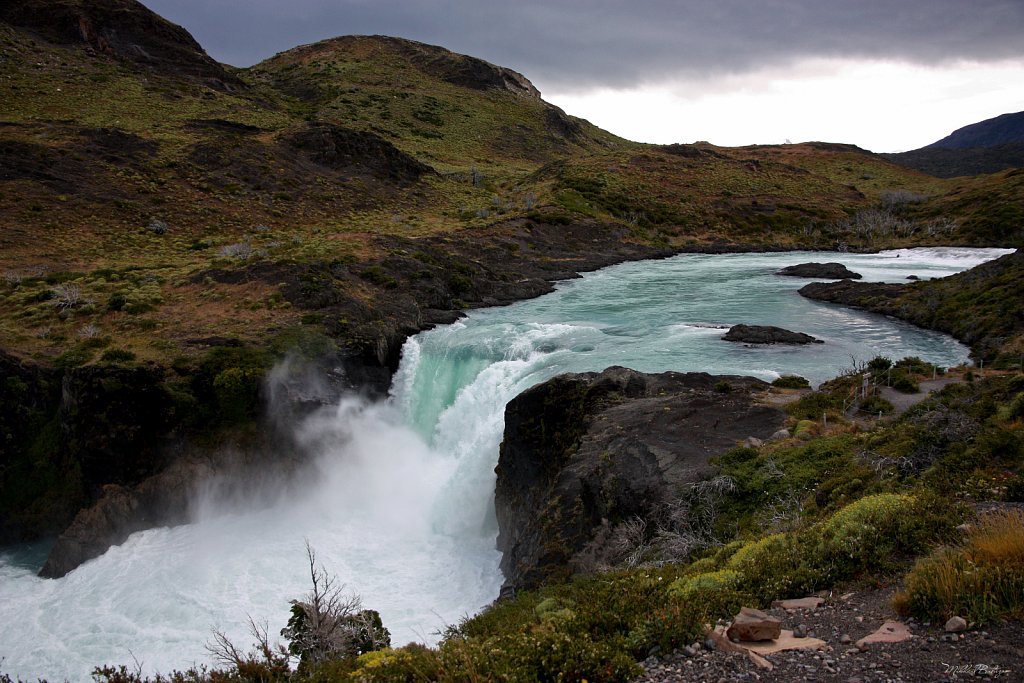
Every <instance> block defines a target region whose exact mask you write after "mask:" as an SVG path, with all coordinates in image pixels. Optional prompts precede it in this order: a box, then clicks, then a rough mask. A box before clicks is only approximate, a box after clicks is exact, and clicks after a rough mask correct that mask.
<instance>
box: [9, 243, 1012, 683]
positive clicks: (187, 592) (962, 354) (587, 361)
mask: <svg viewBox="0 0 1024 683" xmlns="http://www.w3.org/2000/svg"><path fill="white" fill-rule="evenodd" d="M1006 251H1007V250H992V249H987V250H972V249H952V248H949V249H919V250H900V251H892V252H882V253H880V254H870V255H852V254H828V253H825V254H822V253H812V252H802V253H801V252H798V253H784V254H732V255H724V256H707V255H681V256H678V257H674V258H671V259H665V260H661V261H650V262H637V263H630V264H623V265H619V266H614V267H611V268H606V269H604V270H602V271H598V272H596V273H592V274H589V275H587V276H585V277H583V278H580V279H577V280H572V281H568V282H565V283H561V284H560V285H559V286H558V288H557V291H556V292H554V293H553V294H550V295H548V296H544V297H540V298H538V299H534V300H531V301H526V302H521V303H519V304H515V305H513V306H508V307H504V308H496V309H487V310H480V311H473V312H471V313H470V314H469V315H468V316H467V317H466V318H465V319H463V320H461V321H459V322H457V323H454V324H452V325H446V326H442V327H438V328H435V329H433V330H430V331H428V332H424V333H421V334H419V335H417V336H416V337H413V338H411V339H409V340H408V342H407V343H406V346H405V348H404V351H403V357H402V363H401V366H400V368H399V370H398V372H397V374H396V376H395V378H394V382H393V389H392V396H391V399H390V400H389V401H386V402H382V403H377V404H370V403H367V402H365V401H364V400H361V399H359V398H356V397H347V398H345V399H343V400H342V401H341V402H340V403H339V404H338V405H337V406H333V407H331V408H329V409H325V410H323V411H321V412H319V413H317V414H315V415H314V416H312V417H311V418H309V419H308V420H306V421H305V422H304V423H303V424H302V425H300V426H299V427H298V428H297V430H298V432H297V435H298V437H299V439H300V441H301V442H302V443H303V444H304V447H305V449H306V450H307V452H308V453H309V455H310V459H311V462H312V463H313V465H312V467H313V468H314V469H313V473H312V475H311V476H309V477H308V478H307V479H304V480H303V481H304V482H305V483H304V484H303V485H301V486H299V487H298V490H297V491H296V490H294V489H286V488H282V489H281V493H280V495H279V496H278V498H277V499H274V500H262V501H260V504H259V505H251V506H248V507H247V508H239V507H237V506H233V505H227V504H224V503H223V502H222V501H218V500H215V499H208V500H197V501H196V505H195V509H196V514H195V521H194V523H192V524H189V525H185V526H180V527H176V528H171V529H152V530H149V531H145V532H141V533H137V534H133V535H132V536H131V537H130V538H129V539H128V540H127V541H126V542H125V543H124V544H123V545H121V546H118V547H115V548H111V549H110V550H109V551H108V552H107V553H106V554H104V555H103V556H102V557H99V558H97V559H95V560H93V561H90V562H88V563H86V564H84V565H82V566H81V567H79V568H78V569H76V570H75V571H73V572H71V573H70V574H68V575H67V576H66V577H64V578H62V579H58V580H42V579H39V578H36V576H35V572H36V571H37V570H38V568H39V565H40V564H41V562H42V557H41V554H40V552H39V550H38V548H25V547H22V548H17V549H8V550H7V551H5V552H0V658H2V661H0V671H3V672H5V673H8V674H10V675H12V676H16V677H22V678H25V679H33V678H36V677H43V676H45V677H48V678H50V679H51V680H61V679H64V678H67V679H69V680H72V681H78V680H88V679H89V673H90V671H91V669H92V667H94V666H97V665H101V664H126V665H128V666H129V668H132V669H134V668H135V666H136V665H141V666H142V669H143V671H144V672H145V673H149V674H152V673H155V672H163V673H167V672H169V671H171V670H172V669H183V668H187V667H189V666H192V665H194V664H210V662H211V660H210V657H209V656H208V653H207V652H206V651H205V650H204V644H205V643H208V642H210V640H211V635H212V632H213V630H214V629H218V630H220V631H222V632H223V633H225V634H226V635H227V636H228V637H229V638H231V639H232V640H234V641H235V642H236V643H238V644H243V645H244V644H247V643H249V642H250V640H251V639H250V637H249V633H248V628H247V625H248V619H249V617H250V616H251V617H252V618H254V619H255V620H256V621H257V622H263V621H265V622H266V624H267V627H268V629H269V632H270V634H271V635H274V634H276V633H277V632H278V631H279V630H280V629H281V628H282V627H283V626H284V624H285V622H286V619H287V616H288V606H289V605H288V601H289V600H290V599H293V598H298V597H300V596H301V595H302V594H303V593H304V592H305V591H306V590H307V588H308V586H307V567H306V557H305V550H304V544H305V542H306V540H307V539H308V541H309V543H310V545H311V546H312V547H313V548H314V549H315V550H316V552H317V555H318V557H319V560H320V561H321V562H322V563H323V565H324V566H325V568H326V569H327V570H328V572H329V573H331V574H334V575H336V576H337V577H338V579H339V580H340V581H341V582H343V583H345V584H346V586H347V588H348V589H349V590H350V591H351V592H353V593H356V594H359V595H361V596H362V598H363V603H364V606H365V607H367V608H372V609H376V610H378V611H380V613H381V615H382V617H383V620H384V623H385V625H386V626H387V627H388V628H389V629H390V630H391V632H392V634H393V640H394V642H395V643H396V644H402V643H406V642H409V641H421V642H427V643H433V642H436V640H437V638H438V633H439V631H441V630H443V629H444V628H445V627H446V626H447V625H451V624H454V623H457V622H458V621H459V620H460V619H461V618H463V617H464V616H467V615H470V614H472V613H474V612H476V611H478V610H479V609H480V608H482V607H483V606H485V605H486V604H488V603H489V602H490V601H491V600H493V599H494V598H495V597H496V596H497V593H498V589H499V587H500V584H501V577H500V574H499V571H498V562H499V559H500V558H499V555H498V553H497V551H496V550H495V547H494V545H495V536H496V533H497V529H496V524H495V521H494V514H493V490H494V471H493V470H494V466H495V464H496V462H497V452H498V447H499V443H500V439H501V434H502V430H503V416H504V406H505V404H506V403H507V402H508V401H509V400H510V399H511V398H513V397H514V396H515V395H517V394H518V393H520V392H521V391H523V390H524V389H526V388H528V387H530V386H532V385H534V384H537V383H539V382H541V381H544V380H546V379H549V378H550V377H553V376H555V375H557V374H560V373H562V372H578V371H590V370H593V371H598V370H601V369H603V368H605V367H608V366H610V365H625V366H629V367H633V368H636V369H638V370H642V371H664V370H678V371H694V370H700V371H707V372H713V373H728V374H749V375H754V376H757V377H761V378H763V379H768V380H770V379H773V378H775V377H778V376H779V375H780V374H783V373H796V374H801V375H804V376H805V377H808V378H809V379H810V380H811V381H812V382H814V383H818V382H821V381H823V380H824V379H827V378H829V377H832V376H834V375H835V374H837V373H838V372H840V371H842V370H843V369H845V368H848V367H850V365H851V364H852V363H854V362H858V361H865V360H868V359H870V358H872V357H874V356H876V355H887V356H890V357H893V358H899V357H903V356H907V355H916V356H920V357H922V358H924V359H927V360H930V361H932V362H935V363H937V364H939V365H947V366H948V365H954V364H958V363H961V362H964V361H966V360H967V350H966V349H965V348H964V347H963V346H962V345H960V344H958V343H957V342H956V341H955V340H953V339H951V338H949V337H946V336H944V335H940V334H936V333H932V332H927V331H923V330H918V329H916V328H913V327H912V326H909V325H906V324H904V323H901V322H899V321H896V320H892V319H888V318H885V317H882V316H877V315H872V314H869V313H864V312H859V311H853V310H848V309H844V308H842V307H837V306H831V305H828V304H822V303H818V302H814V301H809V300H807V299H804V298H802V297H800V296H799V295H797V294H796V290H797V289H799V287H801V286H802V285H803V284H805V283H806V282H809V281H810V280H804V279H800V278H788V277H778V276H775V275H774V272H775V271H776V270H778V269H779V268H781V267H783V266H786V265H792V264H796V263H801V262H806V261H836V260H838V261H842V262H843V263H844V264H845V265H847V266H848V267H850V268H851V269H852V270H854V271H857V272H860V273H862V274H863V275H864V276H865V278H864V279H865V281H895V282H900V281H905V279H906V278H907V276H909V275H916V276H918V277H920V278H922V279H927V278H929V277H941V276H945V275H949V274H951V273H954V272H958V271H960V270H963V269H965V268H969V267H971V266H973V265H976V264H977V263H980V262H982V261H985V260H988V259H991V258H995V257H997V256H999V255H1001V254H1003V253H1006ZM741 322H742V323H748V324H770V325H778V326H781V327H786V328H789V329H793V330H796V331H800V332H806V333H808V334H812V335H814V336H816V337H818V338H820V339H823V340H825V342H826V343H825V344H823V345H812V346H809V347H784V346H778V347H770V348H749V347H746V346H744V345H740V344H729V343H726V342H722V341H721V340H720V339H719V337H720V336H721V335H722V333H723V332H724V328H726V327H728V326H730V325H733V324H737V323H741Z"/></svg>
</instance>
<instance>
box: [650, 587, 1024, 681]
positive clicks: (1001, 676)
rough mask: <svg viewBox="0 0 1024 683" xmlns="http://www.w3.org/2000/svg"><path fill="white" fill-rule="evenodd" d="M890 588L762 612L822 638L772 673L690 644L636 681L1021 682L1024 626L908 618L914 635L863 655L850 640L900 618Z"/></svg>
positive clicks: (784, 658)
mask: <svg viewBox="0 0 1024 683" xmlns="http://www.w3.org/2000/svg"><path fill="white" fill-rule="evenodd" d="M894 591H895V589H894V588H893V587H891V586H890V587H886V588H881V589H866V590H851V592H849V593H844V594H843V595H828V596H825V597H826V602H825V603H824V604H823V605H821V606H820V607H818V608H816V609H801V610H785V609H781V608H775V609H771V610H766V611H767V612H768V614H771V615H772V616H776V617H779V618H780V619H782V628H783V629H796V630H800V629H802V630H803V631H804V632H805V633H806V635H807V636H808V637H813V638H819V639H821V640H823V641H825V645H824V646H823V647H822V649H820V650H787V651H783V652H777V653H773V654H769V655H767V656H766V657H765V659H767V660H768V662H770V664H771V665H772V668H771V669H767V668H763V667H761V666H758V665H757V664H755V663H754V662H753V661H752V660H751V659H750V658H748V657H747V656H746V655H744V654H742V653H734V652H724V651H722V650H721V649H714V650H709V649H708V648H707V646H706V645H705V644H703V643H694V644H693V645H692V646H690V648H687V649H686V651H677V652H675V653H673V654H671V655H667V656H663V657H651V658H648V659H647V660H646V661H644V662H642V665H643V667H644V669H645V673H644V675H643V676H641V677H640V678H637V679H635V683H640V682H644V683H647V682H650V683H656V682H660V681H685V682H687V683H697V682H705V681H706V682H709V683H718V682H729V683H731V682H733V681H765V682H779V683H783V682H785V683H788V682H790V681H809V682H811V683H833V682H835V683H918V682H920V683H932V682H933V681H961V680H978V679H987V680H993V681H1006V682H1007V683H1019V682H1021V681H1024V622H1020V621H1011V622H1004V623H1001V624H995V625H989V626H988V627H986V628H985V629H983V630H972V631H967V632H966V633H963V634H959V635H958V634H946V633H945V631H944V629H943V626H944V624H927V623H925V624H921V623H916V622H914V621H913V620H907V621H906V624H907V626H908V627H909V628H910V631H911V633H912V634H913V636H912V637H911V638H910V639H908V640H905V641H903V642H900V643H875V644H871V645H868V646H867V647H866V649H865V650H861V649H859V648H858V647H857V646H856V645H855V643H856V641H857V640H859V639H860V638H863V637H864V636H867V635H869V634H871V633H873V632H875V631H876V630H878V629H879V628H880V627H881V626H882V624H883V623H884V622H886V621H889V620H898V619H899V618H898V617H897V616H896V614H895V612H894V611H893V610H892V607H891V605H890V600H891V599H892V596H893V593H894Z"/></svg>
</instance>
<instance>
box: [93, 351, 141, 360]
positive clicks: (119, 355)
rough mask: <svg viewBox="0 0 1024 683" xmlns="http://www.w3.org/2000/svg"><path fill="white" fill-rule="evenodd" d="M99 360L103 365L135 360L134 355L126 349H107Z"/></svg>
mask: <svg viewBox="0 0 1024 683" xmlns="http://www.w3.org/2000/svg"><path fill="white" fill-rule="evenodd" d="M100 360H101V361H103V362H104V363H129V362H131V361H133V360H135V354H134V353H132V352H131V351H128V350H126V349H107V350H106V351H104V352H103V355H102V356H100Z"/></svg>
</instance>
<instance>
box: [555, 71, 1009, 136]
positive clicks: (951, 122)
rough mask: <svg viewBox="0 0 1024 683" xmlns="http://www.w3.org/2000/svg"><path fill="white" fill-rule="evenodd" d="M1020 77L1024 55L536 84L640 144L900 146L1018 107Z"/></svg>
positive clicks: (561, 104) (572, 111) (581, 113)
mask: <svg viewBox="0 0 1024 683" xmlns="http://www.w3.org/2000/svg"><path fill="white" fill-rule="evenodd" d="M1019 83H1024V60H1007V61H1005V62H1000V63H996V64H982V63H977V62H974V63H963V64H957V65H953V66H946V67H940V68H928V67H923V66H919V65H914V64H908V63H896V62H866V61H852V60H806V61H804V62H801V63H799V64H795V65H793V66H791V67H788V68H785V69H765V70H763V71H760V72H756V73H753V74H744V75H738V76H731V77H726V78H724V79H722V82H720V83H717V84H714V85H708V86H706V87H702V84H701V83H698V82H692V81H690V82H687V81H684V80H679V81H675V82H666V83H656V84H648V85H642V86H638V87H636V88H632V89H628V90H613V89H608V88H602V89H595V90H590V91H587V92H581V93H571V92H568V93H561V92H558V91H557V90H553V91H552V92H550V93H545V92H544V89H543V88H541V92H542V93H544V95H543V96H544V99H546V100H547V101H549V102H551V103H552V104H555V105H556V106H558V107H561V108H562V109H564V110H565V111H566V113H568V114H572V115H573V116H579V117H581V118H584V119H587V120H589V121H590V122H591V123H593V124H595V125H597V126H600V127H601V128H604V129H606V130H608V131H610V132H612V133H615V134H616V135H619V136H620V137H624V138H627V139H630V140H634V141H636V142H650V143H657V144H670V143H674V142H675V143H692V142H697V141H706V142H711V143H713V144H716V145H720V146H723V147H740V146H746V145H754V144H764V145H767V144H784V143H787V142H793V143H798V142H811V141H821V142H837V143H849V144H854V145H857V146H858V147H862V148H864V149H868V150H871V151H872V152H904V151H908V150H912V149H918V148H920V147H924V146H925V145H929V144H931V143H933V142H936V141H938V140H941V139H942V138H944V137H946V136H947V135H949V134H950V133H952V132H953V131H954V130H956V129H958V128H962V127H963V126H966V125H970V124H972V123H977V122H979V121H983V120H985V119H990V118H993V117H995V116H999V115H1000V114H1008V113H1013V112H1017V111H1021V110H1022V109H1024V98H1022V97H1021V91H1020V89H1019V88H1018V87H1014V86H1015V85H1016V84H1019ZM538 87H539V86H538Z"/></svg>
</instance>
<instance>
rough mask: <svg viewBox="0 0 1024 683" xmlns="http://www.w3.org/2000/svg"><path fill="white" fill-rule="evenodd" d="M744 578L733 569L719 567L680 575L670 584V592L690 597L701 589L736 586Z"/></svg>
mask: <svg viewBox="0 0 1024 683" xmlns="http://www.w3.org/2000/svg"><path fill="white" fill-rule="evenodd" d="M742 579H743V575H742V574H740V573H739V572H737V571H735V570H733V569H719V570H717V571H711V572H705V573H700V574H695V575H693V576H684V577H680V578H678V579H676V580H675V581H673V582H672V583H671V584H670V585H669V593H670V594H672V595H674V596H676V597H678V598H689V597H690V596H692V595H693V594H694V593H696V592H698V591H700V590H721V589H724V588H730V589H731V588H735V587H736V586H738V585H739V584H740V581H741V580H742Z"/></svg>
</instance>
